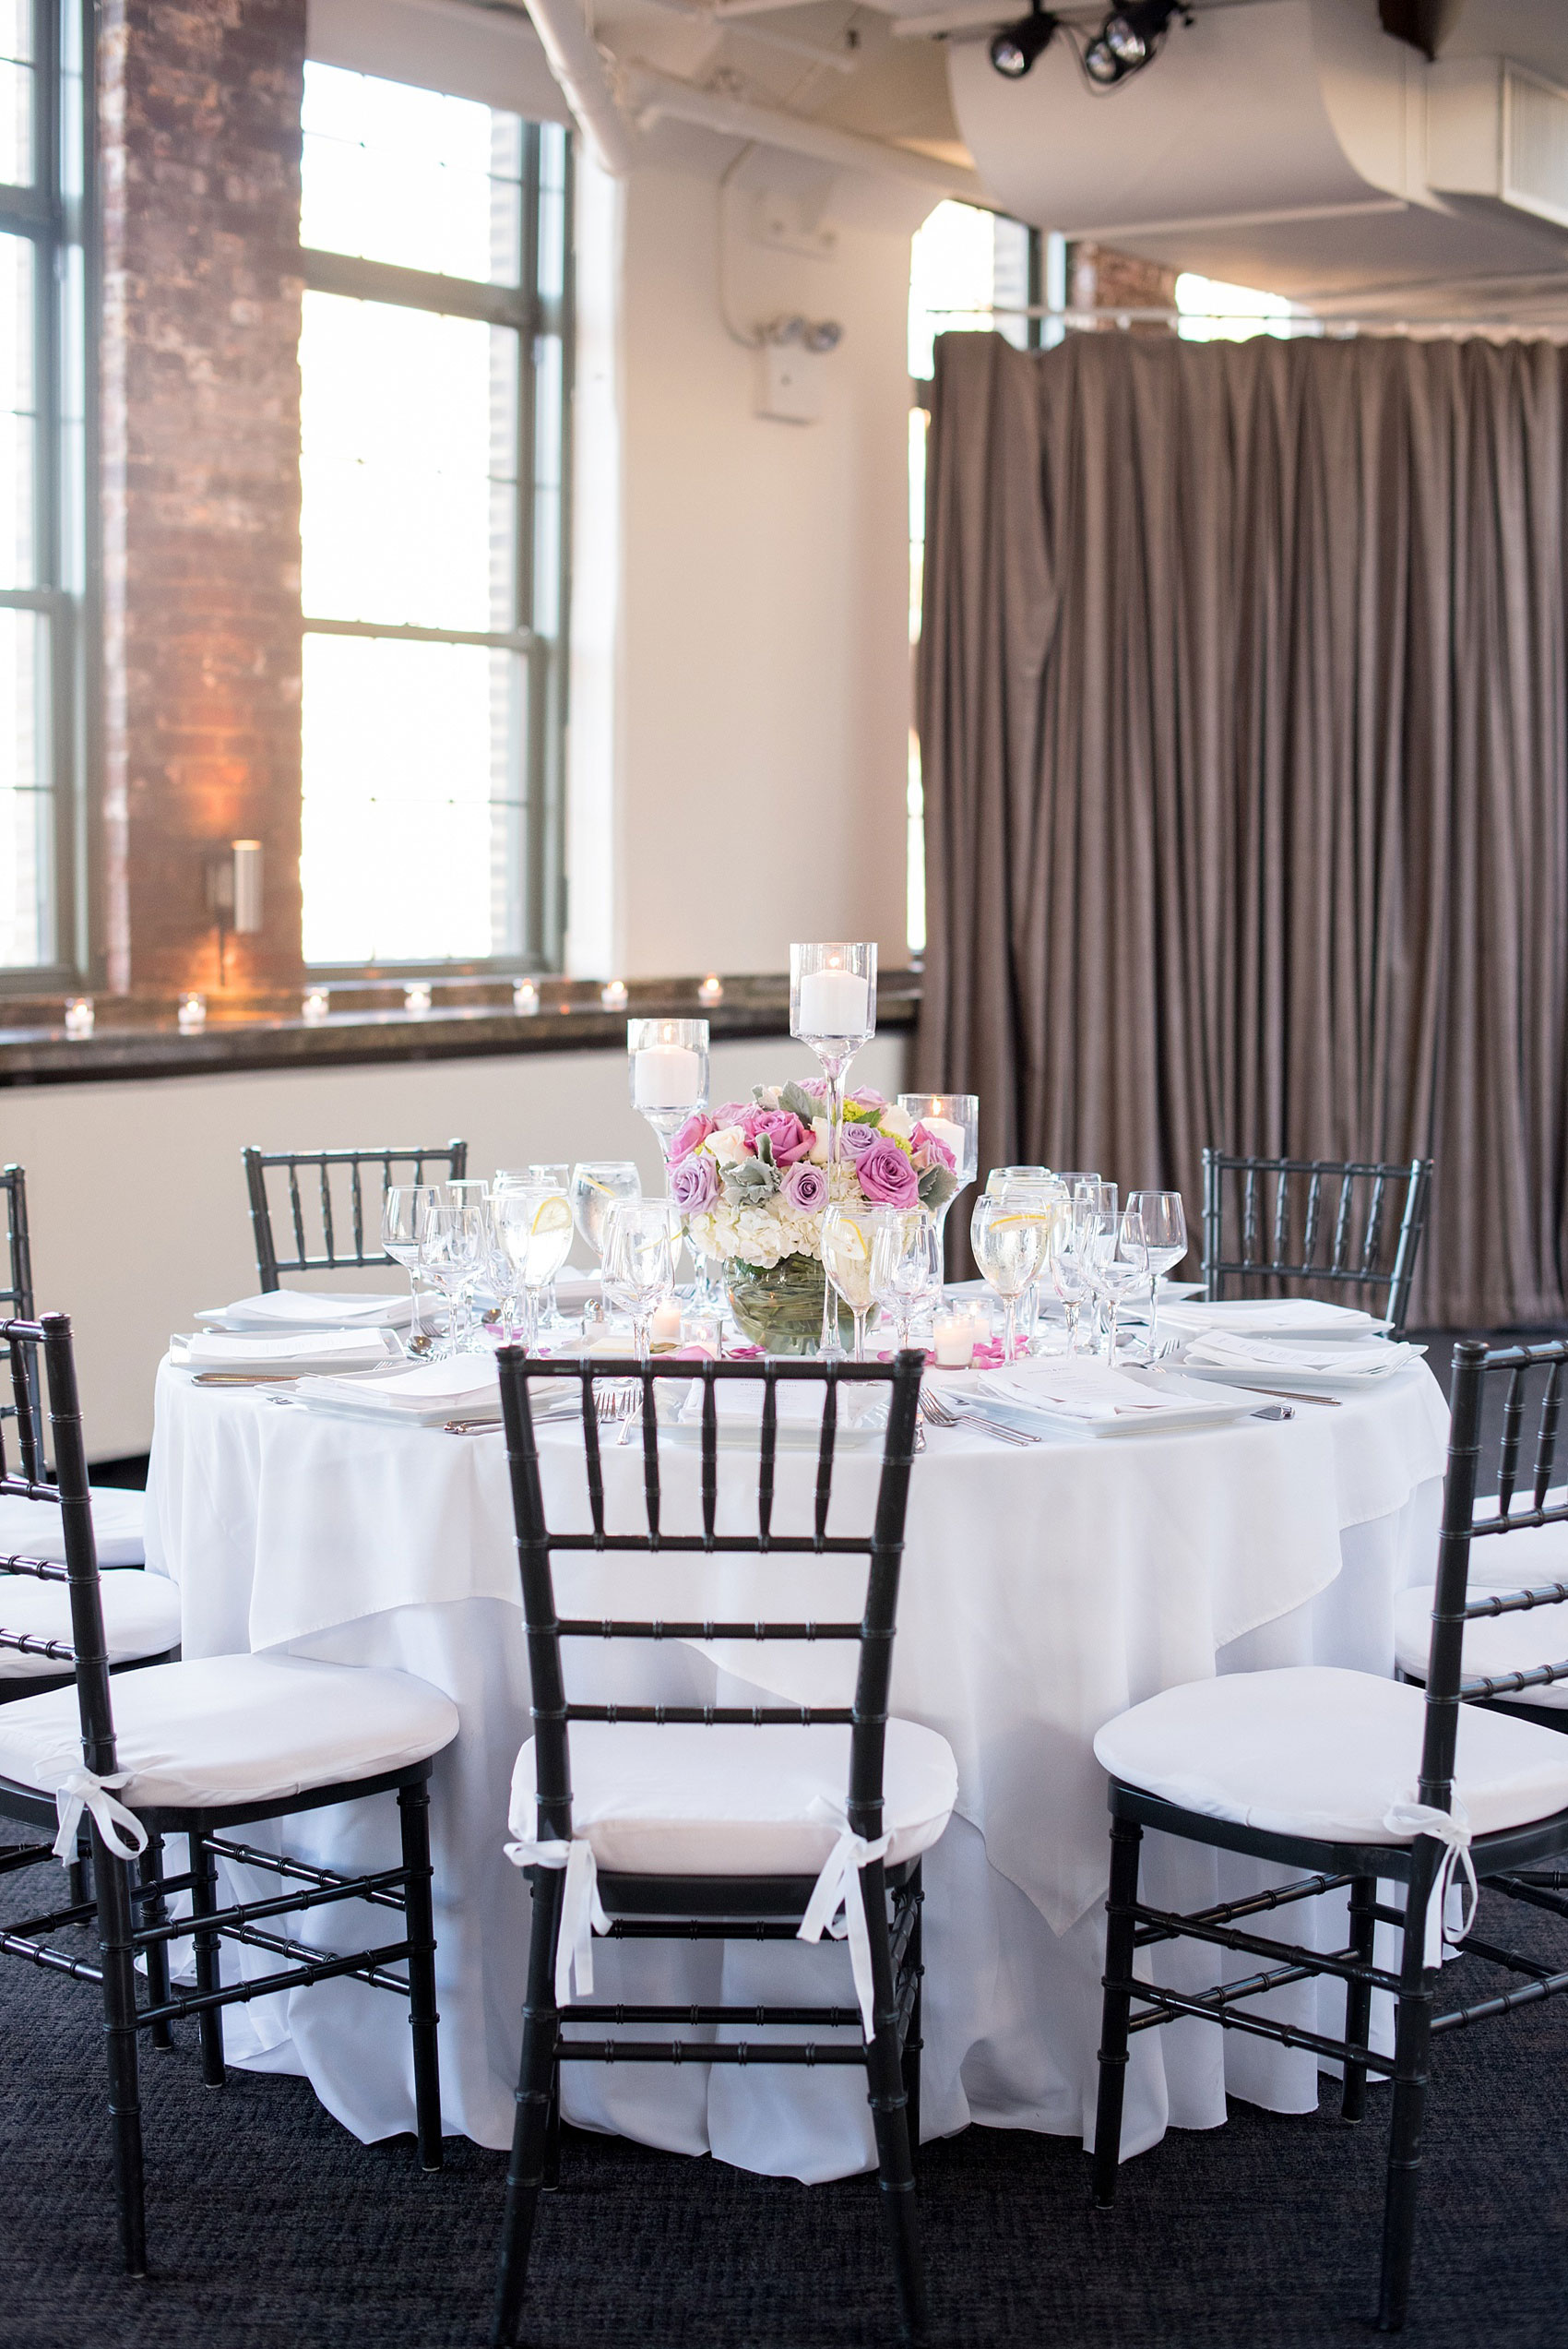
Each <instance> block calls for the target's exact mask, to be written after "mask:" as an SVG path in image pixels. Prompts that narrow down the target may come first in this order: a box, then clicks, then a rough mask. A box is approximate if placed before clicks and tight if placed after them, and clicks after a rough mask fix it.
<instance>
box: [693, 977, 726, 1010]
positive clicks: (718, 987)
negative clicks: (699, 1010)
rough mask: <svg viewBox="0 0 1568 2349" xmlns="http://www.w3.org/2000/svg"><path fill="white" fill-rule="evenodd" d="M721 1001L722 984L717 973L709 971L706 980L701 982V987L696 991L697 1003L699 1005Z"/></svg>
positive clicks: (722, 995) (722, 996)
mask: <svg viewBox="0 0 1568 2349" xmlns="http://www.w3.org/2000/svg"><path fill="white" fill-rule="evenodd" d="M723 1000H724V982H723V980H722V979H721V978H720V977H719V973H718V972H717V971H710V972H708V974H707V978H706V979H705V980H704V981H703V983H702V984H701V986H700V987H699V988H698V989H697V1001H698V1002H699V1003H722V1002H723Z"/></svg>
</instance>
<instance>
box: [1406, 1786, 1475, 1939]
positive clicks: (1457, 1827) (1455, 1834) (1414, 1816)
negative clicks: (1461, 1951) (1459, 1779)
mask: <svg viewBox="0 0 1568 2349" xmlns="http://www.w3.org/2000/svg"><path fill="white" fill-rule="evenodd" d="M1383 1823H1384V1827H1386V1828H1387V1829H1388V1830H1390V1832H1391V1833H1393V1834H1396V1835H1398V1836H1400V1837H1401V1838H1403V1837H1405V1836H1407V1835H1408V1836H1412V1837H1414V1836H1417V1835H1430V1836H1431V1839H1432V1841H1433V1842H1436V1843H1441V1844H1442V1845H1443V1860H1442V1864H1441V1866H1439V1868H1438V1871H1437V1880H1436V1882H1435V1883H1434V1884H1433V1886H1432V1888H1431V1894H1430V1896H1429V1898H1428V1901H1427V1919H1426V1939H1425V1942H1424V1944H1423V1946H1422V1950H1421V1963H1422V1964H1423V1965H1424V1966H1440V1965H1441V1964H1442V1963H1443V1938H1444V1937H1443V1911H1444V1909H1445V1907H1446V1906H1447V1902H1448V1893H1449V1888H1450V1886H1451V1885H1452V1884H1453V1881H1454V1877H1455V1870H1457V1869H1460V1868H1462V1869H1463V1870H1464V1875H1465V1883H1466V1888H1467V1890H1468V1892H1469V1896H1470V1899H1469V1911H1468V1914H1465V1910H1464V1894H1463V1893H1461V1895H1460V1914H1461V1917H1462V1919H1463V1921H1462V1923H1461V1925H1460V1926H1459V1930H1458V1932H1457V1933H1450V1934H1449V1935H1448V1936H1447V1938H1448V1939H1449V1940H1450V1941H1462V1940H1463V1939H1464V1938H1465V1936H1466V1934H1467V1933H1468V1931H1469V1929H1470V1927H1471V1926H1472V1925H1474V1923H1475V1921H1476V1910H1477V1908H1478V1906H1479V1902H1480V1887H1479V1885H1478V1884H1477V1882H1476V1869H1475V1863H1474V1861H1473V1860H1472V1859H1471V1857H1470V1815H1469V1813H1468V1812H1467V1810H1466V1808H1465V1806H1464V1804H1463V1803H1461V1802H1459V1801H1458V1800H1457V1799H1455V1805H1454V1808H1453V1810H1452V1811H1440V1810H1436V1809H1434V1808H1433V1807H1432V1806H1431V1804H1430V1803H1417V1802H1406V1803H1395V1804H1393V1805H1391V1806H1390V1807H1389V1809H1388V1810H1387V1812H1386V1813H1385V1814H1384V1821H1383Z"/></svg>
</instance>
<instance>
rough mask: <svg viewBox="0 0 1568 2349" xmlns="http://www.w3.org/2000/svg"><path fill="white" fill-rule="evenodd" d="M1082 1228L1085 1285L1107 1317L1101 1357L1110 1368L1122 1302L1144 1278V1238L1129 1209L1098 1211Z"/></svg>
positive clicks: (1139, 1222) (1137, 1218)
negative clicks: (1084, 1252) (1084, 1239)
mask: <svg viewBox="0 0 1568 2349" xmlns="http://www.w3.org/2000/svg"><path fill="white" fill-rule="evenodd" d="M1101 1187H1102V1188H1107V1187H1114V1186H1101ZM1085 1228H1086V1234H1087V1267H1088V1276H1089V1285H1090V1287H1091V1288H1092V1289H1093V1290H1094V1291H1095V1294H1097V1295H1098V1296H1099V1298H1100V1299H1101V1300H1102V1301H1103V1303H1104V1305H1105V1306H1106V1309H1107V1312H1108V1313H1109V1315H1110V1321H1109V1324H1108V1328H1107V1333H1106V1353H1105V1358H1106V1360H1107V1362H1108V1363H1110V1365H1111V1367H1112V1369H1114V1367H1115V1365H1116V1320H1117V1316H1118V1315H1119V1314H1120V1312H1121V1310H1122V1305H1123V1299H1124V1298H1126V1297H1127V1296H1128V1295H1130V1294H1131V1293H1132V1291H1133V1290H1134V1289H1135V1288H1137V1287H1138V1286H1139V1285H1140V1283H1141V1282H1145V1281H1146V1280H1147V1279H1148V1243H1147V1241H1146V1239H1145V1237H1144V1226H1143V1219H1142V1217H1141V1216H1139V1215H1136V1214H1134V1211H1133V1210H1132V1209H1131V1208H1128V1209H1127V1210H1125V1212H1124V1213H1123V1214H1122V1215H1118V1214H1117V1212H1116V1210H1115V1209H1114V1208H1112V1209H1111V1211H1110V1213H1109V1214H1107V1213H1106V1212H1105V1211H1104V1210H1098V1211H1097V1212H1096V1214H1095V1216H1094V1219H1093V1221H1092V1222H1090V1223H1088V1224H1087V1226H1086V1227H1085Z"/></svg>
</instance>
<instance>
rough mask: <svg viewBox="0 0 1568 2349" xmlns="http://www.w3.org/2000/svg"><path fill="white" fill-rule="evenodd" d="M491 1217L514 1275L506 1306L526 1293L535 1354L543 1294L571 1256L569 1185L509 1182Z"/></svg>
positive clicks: (526, 1323) (526, 1324) (529, 1341)
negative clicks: (541, 1295)
mask: <svg viewBox="0 0 1568 2349" xmlns="http://www.w3.org/2000/svg"><path fill="white" fill-rule="evenodd" d="M491 1214H492V1217H493V1222H494V1227H495V1235H496V1239H497V1241H498V1242H499V1244H500V1253H501V1255H502V1257H503V1258H505V1263H506V1265H507V1267H508V1270H509V1273H510V1280H511V1290H510V1294H509V1296H508V1299H507V1303H508V1304H510V1303H511V1302H512V1300H513V1299H515V1298H516V1296H517V1294H518V1291H519V1290H520V1291H521V1294H522V1300H523V1345H524V1347H525V1349H526V1350H527V1352H529V1353H532V1352H533V1351H534V1348H535V1346H536V1345H537V1343H538V1341H539V1300H540V1292H541V1291H542V1290H544V1289H546V1288H547V1287H548V1286H549V1284H550V1282H552V1281H553V1280H554V1278H555V1275H556V1274H557V1273H558V1272H559V1271H560V1270H561V1267H562V1266H563V1265H564V1263H565V1261H566V1258H567V1257H568V1256H569V1255H570V1254H571V1249H572V1232H573V1224H572V1203H571V1200H570V1199H569V1198H567V1196H566V1191H565V1186H564V1184H560V1183H510V1184H508V1185H507V1186H506V1187H505V1190H502V1191H498V1192H497V1193H496V1195H495V1198H493V1200H492V1202H491ZM509 1327H510V1319H509V1318H508V1328H509Z"/></svg>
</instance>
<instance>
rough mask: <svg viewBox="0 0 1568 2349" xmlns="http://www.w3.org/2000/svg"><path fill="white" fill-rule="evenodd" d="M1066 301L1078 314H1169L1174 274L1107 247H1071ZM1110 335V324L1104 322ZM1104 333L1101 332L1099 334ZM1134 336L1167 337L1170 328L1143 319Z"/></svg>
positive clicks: (1173, 295) (1153, 262)
mask: <svg viewBox="0 0 1568 2349" xmlns="http://www.w3.org/2000/svg"><path fill="white" fill-rule="evenodd" d="M1067 299H1068V301H1069V303H1070V304H1072V306H1073V307H1074V308H1075V309H1078V310H1113V309H1115V308H1116V307H1117V306H1118V304H1125V306H1126V307H1127V308H1128V309H1129V310H1171V309H1174V308H1175V306H1176V271H1175V270H1174V269H1168V268H1164V267H1163V266H1162V265H1161V264H1160V263H1159V262H1158V261H1140V260H1137V259H1136V258H1135V257H1134V256H1133V255H1132V254H1131V253H1118V252H1117V251H1116V250H1115V248H1114V247H1113V246H1111V245H1109V244H1070V245H1069V246H1068V248H1067ZM1107 326H1108V327H1109V328H1110V330H1111V331H1112V332H1114V331H1115V330H1116V328H1115V322H1114V320H1109V321H1107ZM1104 330H1105V329H1104V328H1102V329H1101V331H1102V332H1103V331H1104ZM1131 331H1132V332H1133V333H1134V334H1169V333H1170V328H1169V327H1167V326H1161V325H1158V324H1157V323H1156V322H1155V321H1154V320H1153V319H1147V318H1146V319H1144V320H1142V321H1140V322H1139V324H1137V325H1136V326H1134V327H1133V328H1131Z"/></svg>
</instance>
